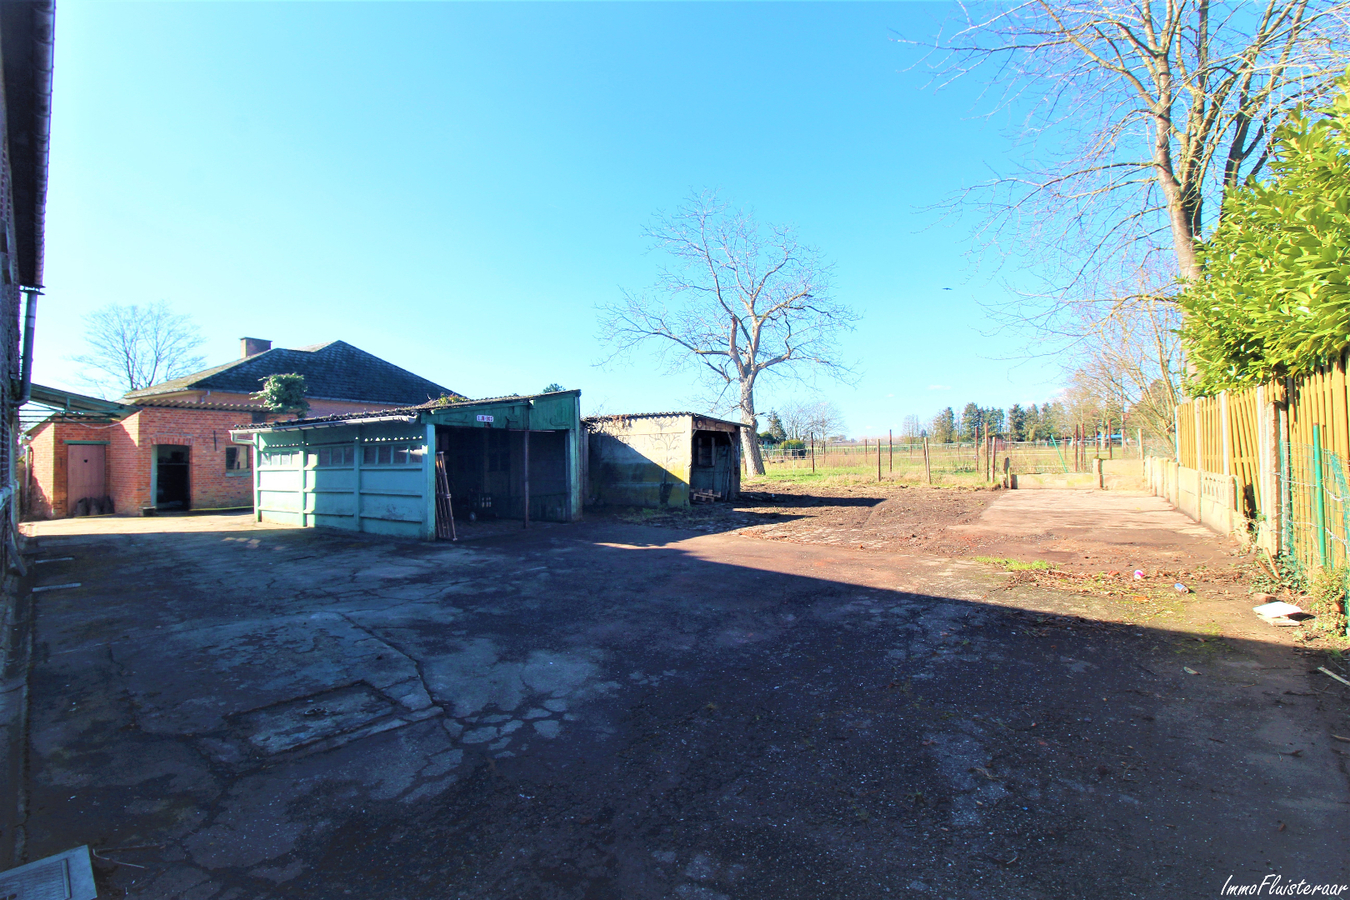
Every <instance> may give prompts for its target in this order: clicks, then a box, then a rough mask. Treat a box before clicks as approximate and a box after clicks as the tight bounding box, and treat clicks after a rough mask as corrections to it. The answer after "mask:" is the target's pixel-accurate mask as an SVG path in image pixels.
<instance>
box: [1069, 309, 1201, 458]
mask: <svg viewBox="0 0 1350 900" xmlns="http://www.w3.org/2000/svg"><path fill="white" fill-rule="evenodd" d="M1104 306H1105V305H1104ZM1180 325H1181V310H1180V309H1179V308H1178V307H1177V306H1176V304H1174V303H1171V302H1170V301H1166V300H1161V299H1159V298H1157V297H1153V296H1147V295H1144V296H1131V297H1124V298H1120V299H1117V300H1116V301H1115V302H1113V303H1111V304H1110V305H1109V306H1105V308H1104V310H1103V314H1102V315H1101V316H1100V317H1093V318H1090V319H1085V321H1084V322H1083V325H1082V327H1083V332H1084V334H1085V335H1087V336H1088V337H1089V340H1087V341H1085V342H1084V352H1083V353H1082V355H1081V357H1080V365H1079V368H1078V370H1077V371H1076V372H1075V373H1074V374H1073V380H1074V381H1075V382H1077V383H1081V384H1084V385H1087V386H1090V389H1091V390H1092V392H1093V393H1095V394H1096V395H1097V396H1099V397H1102V398H1107V397H1111V398H1118V402H1119V404H1120V405H1121V406H1122V407H1123V408H1124V410H1126V411H1127V412H1128V415H1129V416H1130V420H1131V422H1132V424H1133V425H1134V426H1135V427H1139V428H1142V429H1143V430H1144V431H1145V432H1146V433H1148V434H1150V435H1153V436H1156V437H1159V438H1166V439H1169V440H1171V439H1173V430H1174V428H1175V424H1174V419H1173V416H1172V410H1173V408H1174V407H1175V406H1176V404H1177V403H1179V402H1180V400H1181V395H1182V386H1181V375H1182V372H1183V370H1184V366H1185V363H1184V361H1183V359H1182V352H1181V341H1180V338H1179V337H1178V336H1177V328H1178V327H1179V326H1180Z"/></svg>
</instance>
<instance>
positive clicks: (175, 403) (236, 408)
mask: <svg viewBox="0 0 1350 900" xmlns="http://www.w3.org/2000/svg"><path fill="white" fill-rule="evenodd" d="M143 407H151V408H154V409H205V410H209V411H213V412H265V411H266V410H264V409H263V406H262V404H261V403H198V402H196V401H194V400H169V399H165V400H157V399H155V398H154V397H151V398H149V399H147V400H137V401H136V403H135V404H134V405H133V406H132V409H133V410H135V409H140V408H143Z"/></svg>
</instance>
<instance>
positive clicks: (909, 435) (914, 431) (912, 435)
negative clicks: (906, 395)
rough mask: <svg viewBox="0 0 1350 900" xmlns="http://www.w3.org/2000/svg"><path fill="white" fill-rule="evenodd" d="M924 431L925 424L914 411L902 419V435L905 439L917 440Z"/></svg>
mask: <svg viewBox="0 0 1350 900" xmlns="http://www.w3.org/2000/svg"><path fill="white" fill-rule="evenodd" d="M922 432H923V424H922V423H921V422H920V421H919V417H918V416H917V415H915V414H914V413H910V414H909V415H907V416H905V417H904V418H903V419H901V420H900V436H901V437H903V438H904V439H905V440H907V441H916V440H918V439H919V435H920V434H921V433H922Z"/></svg>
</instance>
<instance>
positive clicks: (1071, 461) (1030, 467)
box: [763, 435, 1148, 480]
mask: <svg viewBox="0 0 1350 900" xmlns="http://www.w3.org/2000/svg"><path fill="white" fill-rule="evenodd" d="M1143 450H1144V451H1145V452H1147V450H1148V447H1147V443H1146V444H1145V445H1144V447H1143ZM924 454H925V447H924V443H923V441H921V440H919V441H914V440H900V441H896V440H888V439H886V438H879V439H871V438H868V439H863V440H857V441H807V442H805V445H804V446H802V447H795V446H789V447H786V448H782V447H779V448H765V449H764V451H763V455H764V465H765V470H766V473H767V474H769V475H775V474H778V475H805V474H809V473H815V474H817V475H834V474H839V475H843V474H856V475H872V476H876V475H877V474H878V473H880V475H881V477H882V478H897V479H910V480H921V479H923V478H925V477H926V476H927V474H928V473H929V472H931V473H932V474H933V475H946V476H958V477H994V478H995V479H997V478H999V477H1001V476H1002V473H1003V471H1004V469H1005V464H1006V468H1007V470H1008V471H1010V472H1014V473H1017V474H1045V473H1065V472H1087V471H1090V470H1091V460H1092V459H1093V458H1095V457H1101V458H1103V459H1142V458H1143V453H1142V452H1141V445H1140V443H1139V438H1138V436H1137V435H1135V436H1128V437H1122V436H1121V435H1113V436H1107V435H1100V436H1097V437H1093V438H1089V439H1087V440H1078V441H1075V440H1073V439H1066V440H1058V439H1049V440H1043V441H1005V440H1003V439H1002V438H994V439H993V440H992V442H991V443H986V442H984V441H953V442H951V443H934V442H931V441H930V442H928V445H927V468H925V458H924ZM991 455H992V461H993V465H992V467H991V466H990V457H991Z"/></svg>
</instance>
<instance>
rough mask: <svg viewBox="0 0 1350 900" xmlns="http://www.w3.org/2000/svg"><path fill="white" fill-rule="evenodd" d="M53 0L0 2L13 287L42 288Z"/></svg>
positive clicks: (50, 113)
mask: <svg viewBox="0 0 1350 900" xmlns="http://www.w3.org/2000/svg"><path fill="white" fill-rule="evenodd" d="M55 16H56V4H55V3H54V2H53V0H5V2H0V57H3V60H4V85H5V128H6V132H7V135H8V139H9V140H8V144H9V147H8V150H9V164H10V172H11V173H12V178H13V188H12V193H13V197H14V236H15V242H16V244H17V246H16V247H15V251H16V252H15V258H16V262H17V263H18V269H19V283H20V284H23V285H26V286H30V287H40V286H41V285H42V255H43V243H44V240H45V232H46V208H47V155H48V148H49V145H50V137H51V119H52V47H53V44H52V29H53V24H54V21H55Z"/></svg>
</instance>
